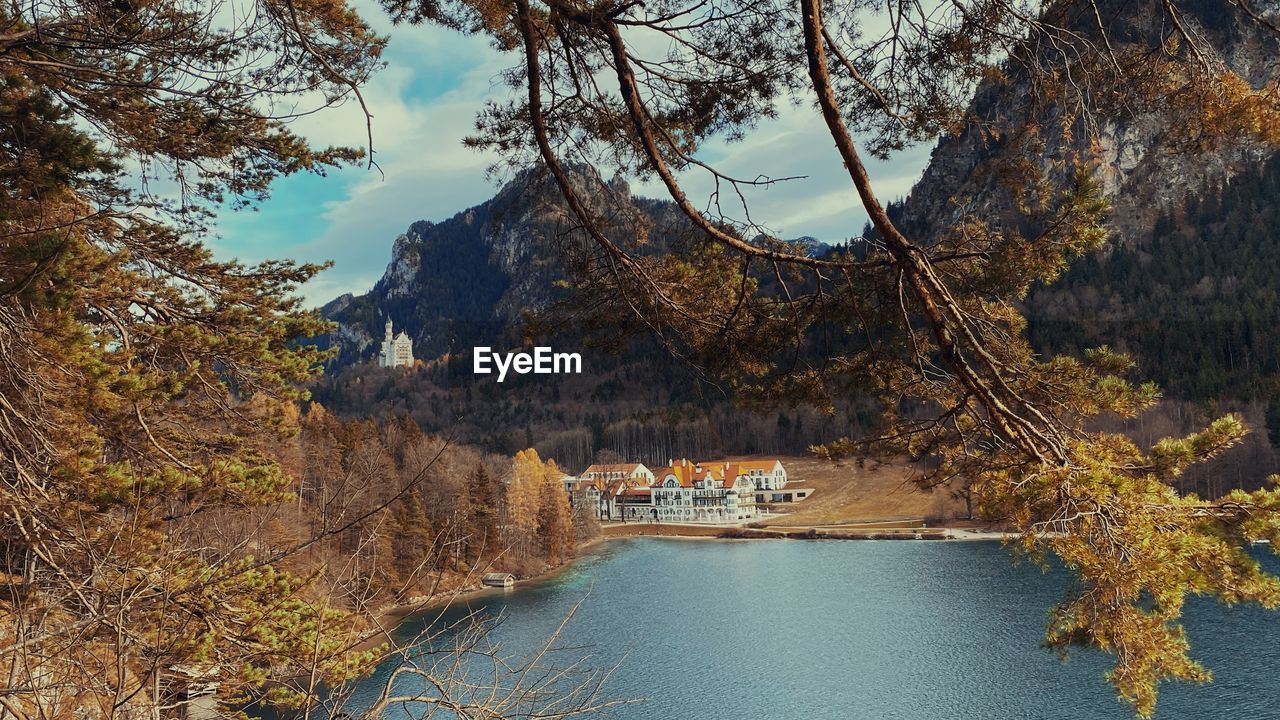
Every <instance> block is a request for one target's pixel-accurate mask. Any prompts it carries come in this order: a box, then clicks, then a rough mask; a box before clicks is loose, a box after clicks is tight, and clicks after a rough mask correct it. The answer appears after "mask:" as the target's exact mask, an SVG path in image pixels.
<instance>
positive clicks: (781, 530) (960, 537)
mask: <svg viewBox="0 0 1280 720" xmlns="http://www.w3.org/2000/svg"><path fill="white" fill-rule="evenodd" d="M850 530H852V529H850ZM866 530H867V531H866V532H854V531H844V532H832V531H831V530H824V529H823V528H822V527H820V526H819V527H795V528H792V527H772V528H770V527H765V528H751V527H745V526H732V525H731V526H724V525H694V524H688V525H681V524H670V523H646V524H631V523H627V524H614V525H604V526H601V529H600V534H599V535H597V536H596V537H594V538H592V539H591V540H588V541H587V542H585V543H583V544H582V545H579V546H578V547H577V548H575V551H574V555H573V557H572V558H570V559H568V560H566V561H565V562H563V563H561V564H559V565H557V566H556V567H554V568H548V569H547V570H545V571H543V572H540V573H538V574H536V575H530V576H528V577H522V578H517V579H516V581H515V585H514V586H512V587H510V588H499V587H488V586H485V585H480V584H471V585H466V586H464V587H461V588H458V589H456V590H450V591H446V592H440V593H436V594H434V595H429V596H421V597H419V598H416V599H415V600H414V601H413V602H407V603H401V604H398V605H389V606H384V607H382V608H379V609H378V610H376V611H374V612H373V613H372V616H373V618H374V625H375V627H374V628H371V629H370V630H369V632H368V633H367V634H366V635H365V636H364V637H362V638H361V639H360V640H358V641H356V642H355V643H354V644H353V646H352V647H353V649H357V650H369V649H373V648H375V647H377V646H378V645H381V644H383V643H391V645H392V646H393V648H394V646H395V645H396V641H395V638H394V634H395V632H396V631H397V630H398V629H399V628H400V626H401V625H402V624H403V623H404V622H405V620H407V619H409V618H410V617H413V616H415V615H420V614H425V613H427V612H436V613H437V616H443V615H444V613H445V612H447V611H448V610H450V609H451V608H455V607H459V606H467V605H469V604H470V603H472V602H474V601H476V600H479V599H482V598H488V597H491V596H497V595H505V594H507V593H509V592H514V591H516V590H519V589H521V588H527V587H529V586H530V585H534V584H536V583H539V582H543V581H546V580H550V579H551V578H554V577H556V576H557V575H560V574H562V573H564V572H567V571H568V570H569V569H570V568H572V567H573V566H574V565H576V564H577V563H578V562H579V561H581V560H582V559H583V558H585V557H587V556H588V555H590V554H591V553H592V551H593V550H594V549H595V548H597V547H599V546H601V545H603V544H605V543H607V542H610V541H616V540H633V539H635V538H650V539H655V540H668V541H684V542H689V541H693V542H706V541H712V542H726V541H744V540H747V541H751V540H862V541H875V540H910V541H915V542H965V543H967V542H990V541H1001V542H1003V541H1006V540H1010V539H1014V538H1017V537H1019V535H1018V533H1010V532H1004V531H999V530H986V529H981V528H951V527H939V528H911V529H909V530H908V529H901V530H899V531H896V532H885V531H876V530H872V529H870V528H868V529H866ZM481 575H483V573H480V574H479V575H477V578H478V577H480V576H481ZM477 583H478V580H477ZM394 652H395V650H394V649H392V650H391V651H390V653H389V655H388V657H389V656H390V654H394Z"/></svg>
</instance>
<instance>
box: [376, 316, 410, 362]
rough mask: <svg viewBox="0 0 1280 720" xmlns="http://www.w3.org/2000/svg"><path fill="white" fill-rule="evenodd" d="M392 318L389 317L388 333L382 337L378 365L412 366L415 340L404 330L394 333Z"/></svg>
mask: <svg viewBox="0 0 1280 720" xmlns="http://www.w3.org/2000/svg"><path fill="white" fill-rule="evenodd" d="M393 333H394V329H393V328H392V326H391V319H390V318H387V325H386V334H385V335H384V336H383V338H382V349H381V350H380V351H379V352H378V365H379V366H380V367H385V368H393V367H410V366H412V365H413V340H411V339H409V336H408V335H407V334H406V333H405V332H404V331H403V330H401V331H400V334H399V335H394V334H393Z"/></svg>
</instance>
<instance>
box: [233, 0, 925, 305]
mask: <svg viewBox="0 0 1280 720" xmlns="http://www.w3.org/2000/svg"><path fill="white" fill-rule="evenodd" d="M357 6H358V7H359V6H364V15H365V17H366V18H368V19H369V20H370V21H371V22H372V24H374V26H375V27H376V28H377V29H379V30H380V31H382V32H384V33H385V34H387V35H389V36H390V44H389V47H388V48H387V51H386V53H385V54H384V59H385V60H386V61H387V67H386V68H384V69H383V70H381V71H380V72H379V73H378V74H377V75H375V76H374V78H373V80H372V81H371V82H370V84H369V85H367V86H366V87H365V88H364V89H363V92H364V95H365V100H366V102H367V103H368V105H369V107H370V111H371V114H372V115H373V146H374V150H375V159H376V160H377V162H378V164H379V166H380V168H381V172H379V171H378V170H376V169H369V168H368V167H367V166H365V165H364V164H361V165H359V166H357V167H344V168H341V169H338V170H335V171H331V172H330V173H329V174H328V175H327V176H325V177H318V176H315V175H295V176H291V177H287V178H282V179H280V180H278V181H277V182H276V183H275V184H274V185H273V186H272V191H271V197H270V199H268V200H267V201H266V202H264V203H262V204H261V205H260V206H258V207H257V208H256V209H253V210H245V211H239V212H230V211H228V212H224V213H222V214H221V215H220V216H219V217H218V220H217V222H216V224H215V234H214V237H213V238H211V240H210V245H212V247H213V249H214V251H215V253H216V254H217V255H218V256H219V257H221V258H224V259H230V258H238V259H240V260H242V261H245V262H256V261H260V260H264V259H267V258H292V259H294V260H298V261H302V262H323V261H326V260H331V261H333V262H334V267H332V268H330V269H329V270H326V271H325V272H323V273H321V274H320V275H319V276H317V277H316V278H315V279H313V280H312V281H311V282H309V283H308V284H307V285H306V286H304V287H303V288H302V294H303V296H304V297H305V299H306V301H307V303H308V304H310V305H320V304H323V303H325V302H328V301H329V300H331V299H333V298H335V297H337V296H338V295H341V294H342V293H346V292H351V293H355V294H357V295H358V294H361V293H364V292H367V291H368V290H369V289H370V288H371V287H372V286H373V284H374V283H375V282H377V280H378V278H380V277H381V276H382V273H383V272H384V270H385V269H386V265H387V263H388V262H389V261H390V258H391V246H392V243H393V242H394V241H395V238H396V237H397V236H398V235H400V234H401V233H403V232H404V231H405V229H406V228H408V226H409V225H410V224H411V223H413V222H416V221H418V220H432V221H440V220H444V219H447V218H449V217H451V216H453V215H454V214H456V213H458V212H460V211H462V210H465V209H467V208H469V207H472V206H474V205H477V204H479V203H481V202H484V201H485V200H487V199H488V198H489V197H491V196H493V195H494V194H495V193H496V192H497V190H498V184H496V182H495V181H491V180H489V179H487V178H486V177H485V169H486V168H487V167H488V166H489V165H490V164H492V163H493V161H494V157H493V156H492V155H488V154H486V153H484V152H479V151H476V150H471V149H468V148H465V147H463V146H462V140H463V138H464V137H466V136H467V135H468V134H470V133H471V132H472V131H473V129H474V121H475V116H476V114H477V113H478V112H479V111H480V109H481V108H482V107H483V105H484V103H485V101H486V100H490V99H498V98H501V97H503V96H504V95H505V93H506V92H507V89H506V87H505V86H504V85H503V84H502V82H501V80H500V77H499V73H500V72H501V71H502V70H503V69H505V68H507V67H509V66H510V65H512V64H514V62H516V61H517V60H518V57H517V56H515V55H510V54H505V55H504V54H502V53H499V52H498V51H496V50H494V49H493V48H492V47H490V46H489V44H488V42H487V41H486V40H485V39H484V38H482V37H475V36H466V35H462V34H460V33H457V32H454V31H451V30H445V29H443V28H438V27H409V26H397V27H392V26H391V24H390V22H389V21H388V20H387V19H386V18H385V16H384V15H381V14H380V11H378V10H377V9H376V8H375V7H373V4H372V3H368V2H358V3H357ZM291 128H292V129H293V130H294V131H295V132H298V133H299V134H301V135H303V136H304V137H306V138H308V139H309V140H310V141H311V142H312V143H313V144H315V145H319V146H327V145H348V146H356V147H364V146H365V145H366V144H367V134H366V129H365V119H364V116H363V115H362V114H361V112H360V108H359V106H358V105H357V104H356V103H354V102H348V103H346V104H344V105H342V106H340V107H336V108H330V109H327V110H325V111H323V112H320V113H316V114H312V115H308V116H305V117H302V118H300V119H298V120H297V121H295V122H294V123H293V124H292V125H291ZM701 157H703V158H704V159H706V160H709V161H711V162H714V163H716V164H717V165H718V166H719V167H720V168H721V169H722V170H724V171H726V172H729V173H731V174H732V173H734V172H741V173H742V174H744V175H746V176H748V177H755V176H756V175H758V174H765V175H769V176H772V177H785V176H793V175H804V176H806V178H805V179H803V180H796V181H791V182H788V183H784V184H781V185H775V186H772V187H771V188H770V189H768V190H762V191H756V192H755V194H754V196H753V197H751V198H750V199H751V202H752V215H753V217H754V218H755V219H756V220H757V221H760V222H762V223H763V224H764V225H766V226H767V227H769V229H771V230H773V231H774V232H775V233H777V235H778V236H780V237H788V238H792V237H801V236H811V237H815V238H817V239H819V240H823V241H826V242H839V241H841V240H844V239H845V238H847V237H849V236H851V235H855V234H857V233H858V232H860V230H861V229H862V226H863V223H864V222H865V221H866V214H865V213H864V212H863V211H862V208H861V206H860V205H859V204H858V200H857V196H856V195H855V194H854V191H853V188H852V186H851V185H850V183H849V180H848V176H847V175H846V174H845V171H844V168H843V166H842V164H841V163H840V160H839V157H838V155H837V154H836V153H835V151H834V148H833V146H832V144H831V141H830V138H829V137H828V136H827V134H826V130H825V127H823V126H822V120H821V117H820V116H819V115H818V114H817V113H816V112H811V111H808V110H805V109H796V108H790V107H788V108H785V109H784V110H783V112H782V113H781V115H780V117H779V118H777V119H776V120H772V121H769V122H768V123H765V124H763V125H761V126H760V127H759V128H758V129H757V130H756V131H755V132H753V133H751V134H750V136H749V137H748V138H747V139H746V140H745V141H740V142H736V143H733V144H725V143H717V142H712V143H709V144H707V145H706V146H704V147H703V149H702V151H701ZM928 157H929V148H928V147H918V148H914V149H911V150H908V151H906V152H904V153H900V154H899V155H898V156H897V157H896V158H895V160H894V161H893V162H889V163H881V162H871V163H870V168H869V169H870V171H871V174H872V178H873V180H874V181H875V182H876V186H877V188H878V190H879V193H880V196H881V198H882V199H884V200H886V201H888V200H892V199H895V198H898V197H902V196H905V195H906V194H907V192H908V191H909V190H910V189H911V186H912V185H913V184H914V183H915V181H916V180H917V179H918V178H919V176H920V173H921V172H922V171H923V169H924V165H925V163H926V162H927V161H928ZM688 182H689V187H688V190H689V195H690V197H691V199H692V200H694V201H695V203H698V202H699V201H702V202H701V203H699V204H705V201H706V198H707V196H708V193H709V192H710V190H711V186H710V185H709V184H708V183H707V182H706V181H705V180H704V179H702V178H701V177H697V176H691V177H690V178H689V179H688ZM633 192H634V193H636V194H640V195H648V196H652V197H658V196H661V195H662V192H661V189H660V188H658V187H653V186H633Z"/></svg>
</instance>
